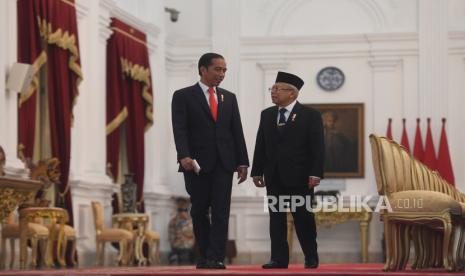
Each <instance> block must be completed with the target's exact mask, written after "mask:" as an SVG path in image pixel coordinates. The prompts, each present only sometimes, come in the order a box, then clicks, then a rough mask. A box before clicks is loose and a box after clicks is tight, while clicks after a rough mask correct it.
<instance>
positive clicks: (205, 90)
mask: <svg viewBox="0 0 465 276" xmlns="http://www.w3.org/2000/svg"><path fill="white" fill-rule="evenodd" d="M199 85H200V88H202V91H203V94H204V95H205V98H206V99H207V104H208V106H210V92H208V88H210V87H209V86H208V85H206V84H204V83H203V82H201V81H199ZM213 89H214V90H215V94H213V95H214V96H215V100H216V103H218V96H217V95H216V87H213Z"/></svg>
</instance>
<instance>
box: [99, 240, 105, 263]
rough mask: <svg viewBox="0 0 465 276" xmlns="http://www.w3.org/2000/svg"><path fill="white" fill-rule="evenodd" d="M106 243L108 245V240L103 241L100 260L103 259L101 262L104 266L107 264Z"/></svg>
mask: <svg viewBox="0 0 465 276" xmlns="http://www.w3.org/2000/svg"><path fill="white" fill-rule="evenodd" d="M105 245H106V242H104V241H103V242H102V248H101V249H100V261H101V264H102V266H104V265H105Z"/></svg>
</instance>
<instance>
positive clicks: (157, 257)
mask: <svg viewBox="0 0 465 276" xmlns="http://www.w3.org/2000/svg"><path fill="white" fill-rule="evenodd" d="M154 262H155V263H156V264H160V240H156V241H155V261H154Z"/></svg>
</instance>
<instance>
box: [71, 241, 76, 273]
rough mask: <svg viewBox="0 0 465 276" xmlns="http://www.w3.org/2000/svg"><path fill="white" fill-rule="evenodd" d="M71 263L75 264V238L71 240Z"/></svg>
mask: <svg viewBox="0 0 465 276" xmlns="http://www.w3.org/2000/svg"><path fill="white" fill-rule="evenodd" d="M71 263H72V264H73V266H76V265H77V250H76V238H74V239H73V240H72V248H71Z"/></svg>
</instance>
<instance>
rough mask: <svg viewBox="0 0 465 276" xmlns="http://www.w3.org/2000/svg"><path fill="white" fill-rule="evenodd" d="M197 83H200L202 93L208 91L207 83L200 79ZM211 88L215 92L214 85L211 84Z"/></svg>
mask: <svg viewBox="0 0 465 276" xmlns="http://www.w3.org/2000/svg"><path fill="white" fill-rule="evenodd" d="M199 85H200V88H202V91H203V92H204V93H208V88H210V87H209V86H208V85H206V84H205V83H203V82H202V81H199ZM213 89H214V90H215V93H216V87H214V86H213Z"/></svg>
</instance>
